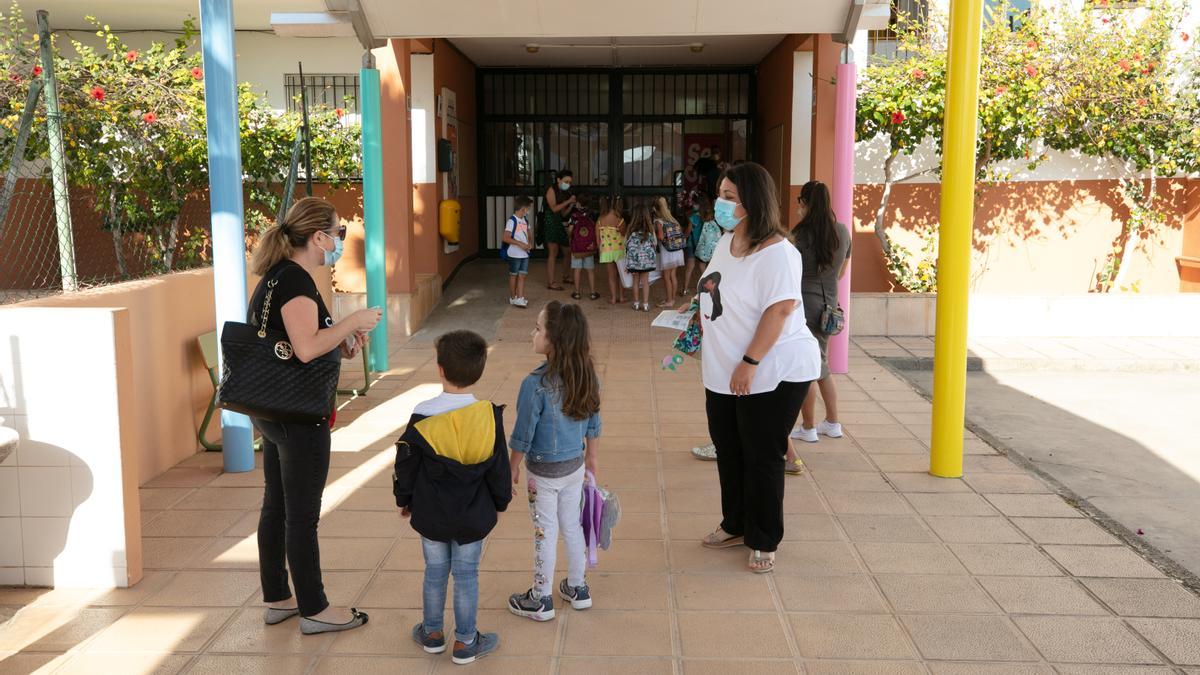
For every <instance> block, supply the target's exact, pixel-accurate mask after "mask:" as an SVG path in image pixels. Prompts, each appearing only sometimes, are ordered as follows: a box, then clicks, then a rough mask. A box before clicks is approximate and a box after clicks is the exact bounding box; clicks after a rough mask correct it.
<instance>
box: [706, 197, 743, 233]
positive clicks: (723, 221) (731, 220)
mask: <svg viewBox="0 0 1200 675" xmlns="http://www.w3.org/2000/svg"><path fill="white" fill-rule="evenodd" d="M735 209H737V202H733V201H730V200H728V199H724V198H722V197H718V198H717V201H716V203H715V204H714V205H713V215H714V216H716V220H717V224H718V225H720V226H721V229H723V230H726V231H728V230H732V229H733V228H735V227H737V224H738V223H740V222H741V221H742V219H741V218H738V217H737V216H735V215H733V212H734V210H735Z"/></svg>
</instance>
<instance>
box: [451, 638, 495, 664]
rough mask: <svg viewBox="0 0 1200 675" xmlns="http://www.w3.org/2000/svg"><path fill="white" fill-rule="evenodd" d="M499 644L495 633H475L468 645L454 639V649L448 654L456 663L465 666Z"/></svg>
mask: <svg viewBox="0 0 1200 675" xmlns="http://www.w3.org/2000/svg"><path fill="white" fill-rule="evenodd" d="M499 646H500V637H499V636H498V635H496V634H495V633H475V641H474V642H472V643H471V644H469V645H465V644H463V643H461V642H459V641H458V640H455V641H454V651H453V652H452V653H451V654H450V660H451V661H453V662H454V663H456V664H457V665H460V666H465V665H467V664H468V663H474V662H475V660H476V659H482V658H483V657H485V656H487V655H488V654H491V653H492V652H494V651H496V647H499Z"/></svg>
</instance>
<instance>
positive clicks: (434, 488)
mask: <svg viewBox="0 0 1200 675" xmlns="http://www.w3.org/2000/svg"><path fill="white" fill-rule="evenodd" d="M503 412H504V408H503V407H502V406H497V405H495V404H493V403H492V402H490V401H479V402H478V403H472V404H471V405H468V406H465V407H463V408H459V409H457V410H452V411H450V412H446V413H442V414H440V415H432V416H429V417H425V416H422V415H413V416H412V419H411V420H409V422H408V428H407V429H405V431H404V433H403V434H402V435H401V436H400V440H398V441H396V472H395V473H394V474H392V493H393V494H395V495H396V506H400V507H405V506H407V507H409V509H410V510H411V511H412V526H413V529H415V530H416V531H417V532H419V533H420V534H421V536H423V537H425V538H426V539H432V540H434V541H443V542H449V541H455V542H458V543H459V544H469V543H471V542H475V541H479V540H480V539H483V538H484V537H486V536H487V535H488V533H489V532H491V531H492V528H494V527H495V526H496V514H497V512H500V511H504V510H505V509H507V508H508V503H509V502H510V501H512V490H513V486H512V471H511V470H510V468H509V466H508V452H507V447H506V446H505V443H504V421H503Z"/></svg>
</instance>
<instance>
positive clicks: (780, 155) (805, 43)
mask: <svg viewBox="0 0 1200 675" xmlns="http://www.w3.org/2000/svg"><path fill="white" fill-rule="evenodd" d="M811 43H812V39H811V37H810V36H805V35H789V36H787V37H785V38H784V39H783V40H781V41H780V42H779V44H778V45H776V46H775V48H774V49H772V50H771V51H770V52H769V53H768V54H767V55H766V57H764V58H763V60H762V61H761V62H759V64H758V79H757V83H756V87H757V94H758V95H757V100H756V101H755V104H756V110H755V119H754V127H755V153H754V154H755V157H756V158H757V160H758V161H759V162H760V163H762V164H763V165H764V166H766V167H767V171H768V172H770V173H771V174H772V176H773V177H774V178H775V179H776V182H777V185H779V186H780V188H781V189H780V205H781V207H782V205H783V204H786V203H787V202H788V199H789V196H790V189H785V188H783V186H790V185H791V184H792V180H791V175H792V116H793V115H792V111H793V87H794V84H795V54H796V51H797V50H800V49H803V50H806V51H808V50H811V46H810V45H811Z"/></svg>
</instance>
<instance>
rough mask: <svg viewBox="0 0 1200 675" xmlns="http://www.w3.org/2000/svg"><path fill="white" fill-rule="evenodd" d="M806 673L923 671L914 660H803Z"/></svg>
mask: <svg viewBox="0 0 1200 675" xmlns="http://www.w3.org/2000/svg"><path fill="white" fill-rule="evenodd" d="M804 672H805V673H807V674H808V675H917V673H924V672H925V670H924V669H923V668H922V667H921V664H920V663H919V662H916V661H827V660H820V661H805V662H804Z"/></svg>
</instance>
